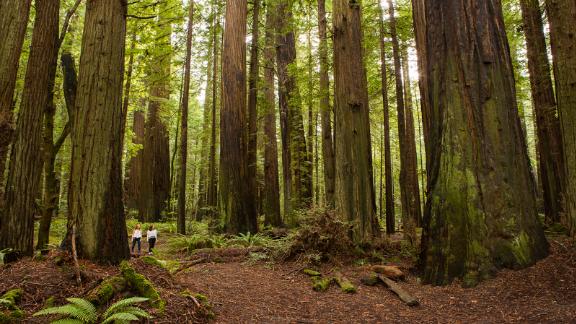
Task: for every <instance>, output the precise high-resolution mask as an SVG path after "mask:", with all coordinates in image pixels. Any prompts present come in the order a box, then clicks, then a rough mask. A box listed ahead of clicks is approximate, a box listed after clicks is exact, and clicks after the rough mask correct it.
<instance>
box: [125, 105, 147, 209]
mask: <svg viewBox="0 0 576 324" xmlns="http://www.w3.org/2000/svg"><path fill="white" fill-rule="evenodd" d="M141 102H142V106H144V103H145V101H144V100H142V101H141ZM144 114H145V113H144V111H142V110H140V109H139V110H136V111H134V116H133V118H132V133H133V134H134V135H133V137H132V144H134V145H137V146H139V149H138V151H136V152H135V153H133V154H134V155H133V156H131V157H130V160H129V161H128V165H127V172H126V179H125V181H124V192H125V196H124V197H125V204H126V207H128V208H131V209H132V208H133V209H137V208H138V204H139V202H140V201H139V199H140V190H141V188H140V185H141V183H142V168H143V166H144V157H143V155H142V146H143V145H144V132H145V129H144V127H145V126H144V125H145V120H146V117H145V115H144ZM141 220H142V219H141Z"/></svg>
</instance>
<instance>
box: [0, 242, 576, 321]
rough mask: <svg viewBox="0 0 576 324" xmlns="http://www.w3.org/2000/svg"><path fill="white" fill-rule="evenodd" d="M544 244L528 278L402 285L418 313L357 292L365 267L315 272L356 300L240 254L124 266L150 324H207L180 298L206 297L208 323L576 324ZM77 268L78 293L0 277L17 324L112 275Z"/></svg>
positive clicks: (298, 268) (14, 272)
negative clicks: (144, 284)
mask: <svg viewBox="0 0 576 324" xmlns="http://www.w3.org/2000/svg"><path fill="white" fill-rule="evenodd" d="M549 240H550V243H551V254H550V256H549V257H547V258H546V259H544V260H542V261H540V262H538V263H537V264H536V265H534V266H532V267H530V268H527V269H523V270H518V271H512V270H503V271H501V272H499V274H498V275H497V276H496V277H495V278H493V279H491V280H487V281H485V282H483V283H481V284H480V285H478V286H477V287H474V288H462V287H461V286H460V285H459V284H458V283H454V284H452V285H449V286H446V287H432V286H428V285H420V284H419V283H418V279H417V277H416V276H415V275H413V274H410V275H408V276H407V278H406V281H405V282H401V283H400V285H401V286H402V287H403V288H404V289H406V290H407V291H408V292H410V293H411V294H413V295H414V296H415V297H416V298H417V299H418V300H419V302H420V306H417V307H408V306H406V305H405V304H404V303H402V302H401V301H400V300H399V299H398V298H397V297H396V295H394V294H393V293H392V292H390V291H389V290H387V289H386V288H384V287H383V286H374V287H368V286H364V285H362V284H361V283H360V278H361V277H363V276H366V275H367V274H368V273H369V270H368V265H357V264H356V263H354V262H346V263H344V264H334V263H333V264H324V265H322V266H320V268H319V269H318V270H320V271H321V272H322V273H323V274H326V275H329V274H330V273H331V272H332V271H335V270H336V269H337V270H339V271H340V272H342V273H343V274H344V275H345V276H346V277H347V278H349V279H350V281H351V282H352V283H353V284H354V285H356V286H357V292H356V293H355V294H346V293H344V292H342V291H341V290H340V289H339V288H338V287H337V286H336V285H334V284H333V285H332V286H331V287H330V288H329V289H328V290H327V291H326V292H315V291H313V290H312V284H311V280H310V278H309V277H308V276H306V275H305V274H303V273H302V269H303V268H304V265H303V264H301V263H298V262H275V263H273V262H266V261H258V260H255V259H254V258H248V257H246V256H247V253H246V254H237V253H231V254H230V255H231V256H232V257H223V258H217V259H210V261H213V262H209V263H201V264H196V265H193V266H190V267H187V268H186V269H185V270H182V271H180V272H178V273H176V274H170V273H169V272H168V271H166V270H165V269H161V268H158V267H156V266H151V265H147V264H145V263H143V262H142V261H141V260H138V259H136V258H134V260H133V261H132V263H133V265H134V267H135V268H136V269H137V271H139V272H140V273H142V274H144V275H145V276H147V277H148V278H149V279H150V280H151V281H152V282H153V283H154V284H155V285H156V286H157V288H158V291H159V292H160V295H161V296H162V297H163V298H164V299H166V301H167V307H166V311H165V313H164V314H159V313H155V312H154V310H153V309H149V310H150V311H151V312H152V314H153V316H154V319H153V320H152V322H154V323H177V322H179V323H192V322H206V321H209V319H208V317H207V316H206V309H203V307H200V308H199V307H198V306H196V305H195V302H194V301H193V300H191V299H188V298H185V297H183V296H182V295H181V292H182V291H184V290H189V291H191V292H194V293H202V294H203V295H205V296H207V297H208V299H209V301H210V304H211V305H212V311H213V312H214V314H215V317H214V319H213V320H212V321H214V322H216V323H487V322H490V323H502V322H506V323H543V322H549V323H576V280H575V278H576V244H575V243H574V242H571V241H569V240H568V239H566V238H562V237H551V238H549ZM144 247H146V244H145V245H144V246H143V248H144ZM175 257H177V256H175ZM215 261H218V262H215ZM81 268H82V271H83V273H84V274H86V276H85V278H84V282H83V286H81V287H78V286H76V285H75V283H74V271H73V266H72V264H71V263H65V264H64V265H60V266H58V265H56V264H55V262H54V258H53V257H52V258H51V257H49V258H48V259H45V260H33V259H30V258H27V259H23V260H21V261H18V262H16V263H13V264H10V265H7V266H1V267H0V293H3V292H4V291H6V290H9V289H12V288H16V287H22V288H23V289H24V291H25V293H24V296H23V299H22V301H21V303H20V307H21V308H22V309H23V310H24V311H25V312H26V314H27V316H28V317H27V318H26V319H25V320H24V322H26V323H30V322H37V323H41V322H45V319H40V318H32V317H31V316H30V314H32V313H34V312H35V311H38V310H39V309H41V308H43V307H44V305H45V304H46V301H47V300H48V298H49V297H51V296H53V297H54V302H55V304H56V305H58V304H61V303H64V299H65V298H66V297H71V296H83V295H84V294H85V293H86V290H87V289H89V287H90V286H93V283H94V282H96V281H97V279H98V278H104V277H107V276H110V275H114V274H117V273H118V269H117V268H116V267H106V266H100V265H94V264H91V263H88V262H82V263H81ZM201 308H202V309H201Z"/></svg>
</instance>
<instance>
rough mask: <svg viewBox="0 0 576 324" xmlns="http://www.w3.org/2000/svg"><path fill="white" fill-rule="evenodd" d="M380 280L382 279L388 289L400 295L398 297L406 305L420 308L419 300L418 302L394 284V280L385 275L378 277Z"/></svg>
mask: <svg viewBox="0 0 576 324" xmlns="http://www.w3.org/2000/svg"><path fill="white" fill-rule="evenodd" d="M378 279H380V280H381V281H382V283H384V285H385V286H386V287H388V289H390V290H392V291H393V292H394V293H395V294H396V295H398V297H400V300H402V301H403V302H404V303H406V305H408V306H418V305H419V304H420V303H419V302H418V300H416V298H414V297H412V295H410V294H409V293H408V292H407V291H406V290H404V289H403V288H402V287H400V285H398V284H397V283H396V282H394V280H392V279H390V278H388V277H386V276H384V275H378Z"/></svg>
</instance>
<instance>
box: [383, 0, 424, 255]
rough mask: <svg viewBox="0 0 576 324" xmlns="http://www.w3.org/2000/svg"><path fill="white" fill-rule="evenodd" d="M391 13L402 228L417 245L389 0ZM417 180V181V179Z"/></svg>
mask: <svg viewBox="0 0 576 324" xmlns="http://www.w3.org/2000/svg"><path fill="white" fill-rule="evenodd" d="M388 10H389V13H390V35H391V37H392V48H393V57H394V71H395V81H396V109H397V111H398V138H399V140H398V141H399V142H400V199H401V201H402V226H403V228H404V238H405V239H406V240H407V241H408V242H409V243H410V244H412V245H414V244H415V243H416V220H417V219H418V218H419V215H420V196H419V195H420V192H419V190H418V187H417V186H416V187H415V186H414V183H413V180H414V179H413V178H414V177H412V174H411V165H412V163H411V162H412V159H411V158H410V150H409V148H408V146H409V144H408V139H407V137H408V135H407V130H406V107H405V105H404V86H403V84H402V68H401V61H400V46H399V44H398V34H397V32H396V17H395V16H394V4H393V3H392V0H388ZM416 180H417V179H416Z"/></svg>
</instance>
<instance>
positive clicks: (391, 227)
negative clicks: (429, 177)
mask: <svg viewBox="0 0 576 324" xmlns="http://www.w3.org/2000/svg"><path fill="white" fill-rule="evenodd" d="M378 15H379V32H380V33H379V38H380V74H381V80H382V90H381V91H382V115H383V121H382V122H383V124H384V125H383V127H384V173H385V174H386V180H385V182H386V233H387V234H393V233H394V232H395V231H396V228H395V222H396V210H395V208H394V182H393V181H392V177H393V176H392V154H391V152H390V107H389V102H388V76H387V73H386V44H385V43H384V37H385V34H384V13H383V10H382V5H381V4H380V3H378ZM381 203H382V202H381Z"/></svg>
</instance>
